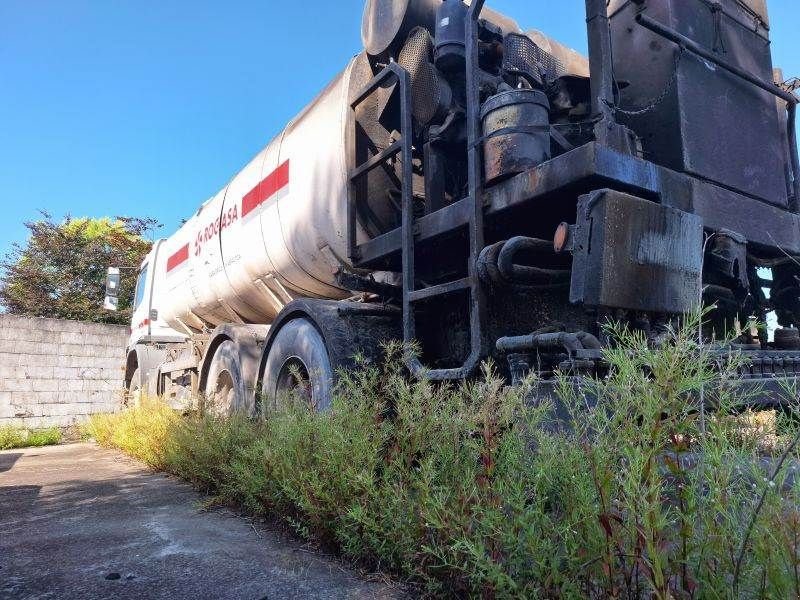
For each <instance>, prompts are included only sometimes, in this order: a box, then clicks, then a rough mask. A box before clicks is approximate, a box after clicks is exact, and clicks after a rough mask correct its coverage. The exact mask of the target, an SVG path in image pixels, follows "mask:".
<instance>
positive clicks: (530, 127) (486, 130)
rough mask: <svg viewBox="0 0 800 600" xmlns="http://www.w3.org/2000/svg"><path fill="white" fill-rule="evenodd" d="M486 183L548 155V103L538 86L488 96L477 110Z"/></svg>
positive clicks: (515, 173)
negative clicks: (481, 122)
mask: <svg viewBox="0 0 800 600" xmlns="http://www.w3.org/2000/svg"><path fill="white" fill-rule="evenodd" d="M481 119H482V121H483V135H484V142H483V152H484V165H485V169H484V171H485V173H484V174H485V176H486V183H487V185H491V184H492V183H495V182H497V181H500V180H501V179H505V178H507V177H511V176H512V175H517V174H518V173H522V172H523V171H527V170H528V169H531V168H533V167H535V166H536V165H539V164H541V163H543V162H544V161H546V160H548V159H549V158H550V130H549V124H550V103H549V102H548V101H547V96H546V95H545V94H544V93H543V92H540V91H538V90H510V91H507V92H502V93H500V94H497V95H496V96H492V97H491V98H489V99H488V100H487V101H486V102H485V104H484V105H483V109H482V111H481Z"/></svg>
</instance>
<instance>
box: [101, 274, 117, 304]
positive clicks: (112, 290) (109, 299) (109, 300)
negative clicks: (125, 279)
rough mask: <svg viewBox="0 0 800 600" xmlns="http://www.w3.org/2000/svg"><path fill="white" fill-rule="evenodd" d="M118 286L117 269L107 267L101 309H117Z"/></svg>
mask: <svg viewBox="0 0 800 600" xmlns="http://www.w3.org/2000/svg"><path fill="white" fill-rule="evenodd" d="M119 284H120V275H119V269H117V268H116V267H108V271H106V298H105V301H104V302H103V308H105V309H106V310H117V308H119Z"/></svg>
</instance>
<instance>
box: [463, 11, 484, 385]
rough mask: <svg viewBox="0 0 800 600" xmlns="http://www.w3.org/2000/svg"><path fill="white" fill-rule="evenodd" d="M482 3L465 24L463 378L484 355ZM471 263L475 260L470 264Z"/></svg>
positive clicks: (474, 367)
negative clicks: (466, 348) (468, 287)
mask: <svg viewBox="0 0 800 600" xmlns="http://www.w3.org/2000/svg"><path fill="white" fill-rule="evenodd" d="M484 3H485V0H473V1H472V3H471V4H470V7H469V19H468V21H467V39H466V55H467V61H466V62H467V81H466V84H467V148H468V150H467V177H468V182H469V196H470V205H471V206H470V209H471V210H472V211H473V214H472V215H471V216H472V219H471V220H470V221H471V223H470V231H469V232H468V235H469V242H470V261H469V264H468V265H467V269H468V275H469V277H471V278H472V280H473V282H475V285H473V286H472V293H471V294H470V296H471V298H470V315H469V321H470V345H471V346H472V349H471V352H470V354H469V357H467V360H466V362H465V364H464V366H463V374H464V375H470V374H472V372H473V371H474V370H475V369H476V368H477V367H478V365H479V364H480V362H481V360H482V359H483V352H484V345H485V344H484V333H483V323H484V312H485V305H486V300H485V297H484V291H483V286H481V285H478V270H477V269H478V265H477V258H478V253H479V252H480V251H481V249H483V247H484V245H485V244H484V241H483V238H484V235H483V234H484V231H483V182H482V179H481V178H482V176H483V173H482V171H483V168H482V164H481V155H480V148H479V147H478V146H479V145H478V140H479V139H480V137H481V119H480V117H481V94H480V87H479V84H480V80H479V74H478V68H479V45H478V18H479V17H480V14H481V11H482V10H483V5H484ZM473 255H474V256H473ZM473 259H474V260H473Z"/></svg>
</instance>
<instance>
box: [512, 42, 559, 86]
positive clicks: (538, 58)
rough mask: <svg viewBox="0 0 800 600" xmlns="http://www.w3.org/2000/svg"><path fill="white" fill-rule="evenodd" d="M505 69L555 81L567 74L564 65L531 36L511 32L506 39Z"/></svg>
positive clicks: (527, 76)
mask: <svg viewBox="0 0 800 600" xmlns="http://www.w3.org/2000/svg"><path fill="white" fill-rule="evenodd" d="M504 46H505V48H504V52H503V70H504V71H507V72H509V73H515V74H517V75H520V76H523V77H526V78H528V79H529V80H533V81H538V80H541V79H542V77H543V78H544V79H545V81H554V80H555V79H557V78H559V77H561V76H562V75H564V74H565V69H564V65H563V64H561V61H559V60H557V59H556V58H555V57H553V56H552V55H551V54H548V53H547V52H545V51H544V50H542V49H541V48H540V47H539V46H537V45H536V44H535V43H534V41H533V40H531V38H529V37H528V36H526V35H522V34H518V33H509V34H508V35H507V36H506V38H505V41H504Z"/></svg>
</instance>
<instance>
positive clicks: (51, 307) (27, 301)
mask: <svg viewBox="0 0 800 600" xmlns="http://www.w3.org/2000/svg"><path fill="white" fill-rule="evenodd" d="M25 226H26V227H27V228H28V231H29V236H28V240H27V242H26V243H25V244H15V245H14V248H13V250H12V251H11V252H10V253H9V254H8V255H7V256H5V257H4V258H3V259H2V260H0V270H2V275H0V306H2V307H3V308H5V310H6V311H7V312H9V313H13V314H19V315H26V316H32V317H52V318H59V319H73V320H77V321H96V322H102V323H119V324H125V325H126V324H129V323H130V318H131V307H132V304H133V292H134V287H135V285H136V277H134V276H131V271H128V272H127V274H126V276H124V277H123V278H122V283H121V285H120V296H119V298H120V305H119V310H118V311H117V312H111V311H107V310H104V309H103V297H104V294H105V287H104V284H105V278H106V269H107V268H108V267H111V266H114V267H122V268H127V269H132V270H133V271H135V270H136V269H138V267H139V264H140V263H141V261H142V260H143V259H144V257H145V256H146V255H147V253H148V252H149V251H150V247H151V245H152V243H151V242H150V241H148V240H146V239H145V238H144V236H145V235H146V234H147V232H148V231H150V230H152V229H154V228H156V227H159V225H158V224H157V223H156V222H155V221H154V220H153V219H137V218H127V217H117V218H115V219H109V218H102V219H88V218H80V219H74V218H71V217H67V218H66V219H64V220H63V221H61V222H56V221H54V220H53V219H52V217H50V215H48V214H44V213H43V215H42V218H41V219H40V220H38V221H31V222H29V223H25Z"/></svg>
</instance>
